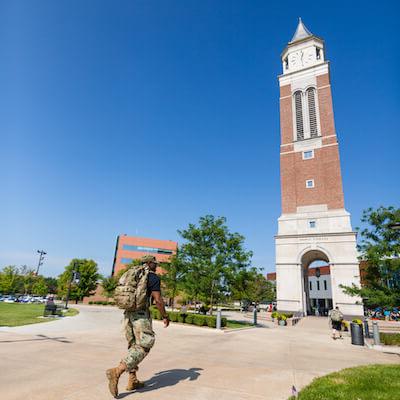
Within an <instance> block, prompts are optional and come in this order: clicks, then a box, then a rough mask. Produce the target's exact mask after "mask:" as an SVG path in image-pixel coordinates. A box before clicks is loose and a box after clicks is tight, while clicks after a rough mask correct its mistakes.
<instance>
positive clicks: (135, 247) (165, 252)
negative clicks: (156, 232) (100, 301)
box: [111, 235, 178, 275]
mask: <svg viewBox="0 0 400 400" xmlns="http://www.w3.org/2000/svg"><path fill="white" fill-rule="evenodd" d="M177 247H178V243H177V242H174V241H172V240H160V239H150V238H142V237H137V236H127V235H119V236H118V237H117V243H116V246H115V253H114V262H113V266H112V272H111V275H116V274H117V273H118V271H120V270H122V269H124V268H125V267H126V266H127V264H129V263H130V262H131V261H132V260H134V259H139V258H141V257H142V256H144V255H147V254H150V255H153V256H155V257H156V259H157V261H159V262H166V261H168V260H169V259H170V257H171V256H172V255H173V254H175V253H176V249H177Z"/></svg>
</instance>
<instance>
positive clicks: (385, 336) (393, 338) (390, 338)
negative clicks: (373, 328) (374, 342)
mask: <svg viewBox="0 0 400 400" xmlns="http://www.w3.org/2000/svg"><path fill="white" fill-rule="evenodd" d="M379 336H380V338H381V342H382V343H383V344H386V345H387V346H400V333H384V332H381V333H380V334H379Z"/></svg>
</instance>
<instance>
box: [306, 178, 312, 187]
mask: <svg viewBox="0 0 400 400" xmlns="http://www.w3.org/2000/svg"><path fill="white" fill-rule="evenodd" d="M313 187H314V179H308V180H306V188H307V189H311V188H313Z"/></svg>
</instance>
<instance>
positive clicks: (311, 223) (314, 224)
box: [308, 221, 317, 228]
mask: <svg viewBox="0 0 400 400" xmlns="http://www.w3.org/2000/svg"><path fill="white" fill-rule="evenodd" d="M308 225H309V226H310V228H315V227H316V226H317V222H316V221H308Z"/></svg>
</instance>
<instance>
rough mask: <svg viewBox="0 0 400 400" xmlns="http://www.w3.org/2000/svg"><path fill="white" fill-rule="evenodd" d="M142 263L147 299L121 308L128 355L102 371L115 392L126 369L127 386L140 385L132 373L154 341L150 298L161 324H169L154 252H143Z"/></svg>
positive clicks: (130, 388) (141, 384) (131, 387)
mask: <svg viewBox="0 0 400 400" xmlns="http://www.w3.org/2000/svg"><path fill="white" fill-rule="evenodd" d="M141 261H142V263H143V265H144V266H147V267H148V269H149V273H148V279H147V295H146V296H147V301H146V304H147V305H146V306H145V308H144V309H140V310H136V311H128V310H125V311H124V330H125V336H126V339H127V341H128V355H127V356H126V357H125V358H124V359H122V360H121V362H120V364H119V365H118V366H117V367H115V368H111V369H108V370H107V371H106V375H107V378H108V380H109V384H108V387H109V389H110V392H111V394H112V395H113V396H114V397H115V398H117V396H118V380H119V377H120V376H121V375H122V374H123V373H124V372H128V373H129V379H128V386H127V388H126V389H127V390H134V389H136V388H139V387H143V383H142V382H140V381H139V380H138V379H137V377H136V371H137V370H138V364H139V363H140V362H141V361H142V360H143V359H144V358H145V357H146V356H147V354H149V351H150V349H151V348H152V347H153V345H154V341H155V338H154V332H153V329H152V324H151V318H150V311H149V306H150V300H151V298H153V299H154V303H155V305H156V307H157V308H158V310H159V311H160V313H161V315H162V316H163V322H164V327H165V328H166V327H167V326H168V325H169V319H168V314H167V312H166V311H165V306H164V302H163V299H162V298H161V287H160V278H159V277H158V276H157V275H156V274H155V271H156V268H157V264H158V263H157V260H156V258H155V257H154V256H150V255H148V256H144V257H142V259H141Z"/></svg>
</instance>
